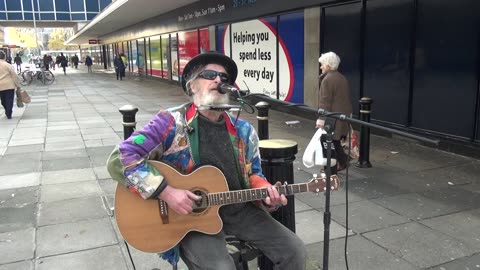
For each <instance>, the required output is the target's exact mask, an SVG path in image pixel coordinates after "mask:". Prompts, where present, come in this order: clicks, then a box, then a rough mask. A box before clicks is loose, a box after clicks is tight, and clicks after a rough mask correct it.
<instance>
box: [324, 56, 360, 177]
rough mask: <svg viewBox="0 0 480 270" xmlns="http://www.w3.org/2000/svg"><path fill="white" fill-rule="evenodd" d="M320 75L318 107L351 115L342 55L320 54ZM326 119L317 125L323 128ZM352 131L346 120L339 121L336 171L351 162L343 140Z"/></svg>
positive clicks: (336, 141) (336, 128)
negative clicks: (341, 71) (342, 68)
mask: <svg viewBox="0 0 480 270" xmlns="http://www.w3.org/2000/svg"><path fill="white" fill-rule="evenodd" d="M318 62H320V69H321V72H322V74H321V75H320V82H319V93H318V108H319V109H324V110H326V111H329V112H340V113H342V114H345V115H348V116H350V115H351V114H352V102H351V100H350V88H349V86H348V81H347V79H346V78H345V76H343V75H342V74H341V73H340V72H338V70H337V69H338V66H339V65H340V57H338V55H336V54H335V53H334V52H327V53H324V54H322V55H321V56H320V58H319V59H318ZM324 121H325V119H324V118H323V117H320V118H319V119H317V123H316V127H317V128H323V127H324ZM349 132H350V124H349V123H348V122H345V121H337V122H336V125H335V131H334V133H333V145H334V148H335V157H336V160H337V166H336V167H335V168H334V169H336V171H335V172H334V173H336V172H337V171H341V170H344V169H345V168H346V167H347V165H348V162H349V157H348V156H347V155H346V154H345V152H344V151H343V148H342V146H341V143H340V142H341V140H342V139H345V138H347V136H348V133H349Z"/></svg>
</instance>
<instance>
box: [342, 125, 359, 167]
mask: <svg viewBox="0 0 480 270" xmlns="http://www.w3.org/2000/svg"><path fill="white" fill-rule="evenodd" d="M350 134H351V135H350V136H351V138H352V140H351V141H350V144H349V143H348V142H349V141H348V136H347V137H346V138H344V139H342V140H341V141H340V144H341V145H342V148H343V151H344V152H345V154H346V155H348V154H349V153H348V150H349V149H350V159H357V158H358V157H359V156H360V149H359V148H358V137H357V133H355V130H353V128H352V126H351V125H350Z"/></svg>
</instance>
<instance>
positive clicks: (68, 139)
mask: <svg viewBox="0 0 480 270" xmlns="http://www.w3.org/2000/svg"><path fill="white" fill-rule="evenodd" d="M75 142H83V139H82V135H81V134H75V135H72V136H60V137H50V136H49V137H46V138H45V144H47V145H48V144H56V143H75Z"/></svg>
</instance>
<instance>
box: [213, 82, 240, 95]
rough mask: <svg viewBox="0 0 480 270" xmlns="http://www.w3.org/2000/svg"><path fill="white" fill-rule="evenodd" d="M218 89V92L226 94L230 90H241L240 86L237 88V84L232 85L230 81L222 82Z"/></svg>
mask: <svg viewBox="0 0 480 270" xmlns="http://www.w3.org/2000/svg"><path fill="white" fill-rule="evenodd" d="M217 89H218V92H219V93H220V94H226V93H228V92H237V91H239V89H238V88H236V87H235V86H233V85H230V84H228V83H220V84H219V85H218V88H217Z"/></svg>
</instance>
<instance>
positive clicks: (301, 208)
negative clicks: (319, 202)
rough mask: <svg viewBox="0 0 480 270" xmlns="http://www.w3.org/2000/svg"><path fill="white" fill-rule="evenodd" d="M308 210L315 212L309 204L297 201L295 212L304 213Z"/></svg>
mask: <svg viewBox="0 0 480 270" xmlns="http://www.w3.org/2000/svg"><path fill="white" fill-rule="evenodd" d="M308 210H313V209H312V208H311V207H310V206H308V205H307V204H304V203H303V202H302V201H300V200H298V199H295V212H302V211H308Z"/></svg>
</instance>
